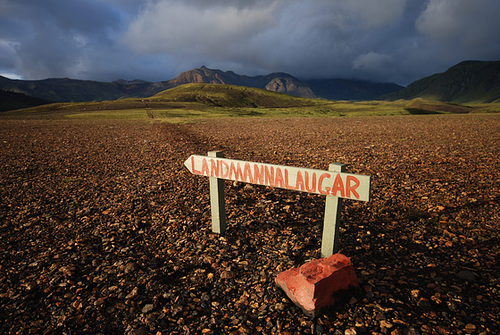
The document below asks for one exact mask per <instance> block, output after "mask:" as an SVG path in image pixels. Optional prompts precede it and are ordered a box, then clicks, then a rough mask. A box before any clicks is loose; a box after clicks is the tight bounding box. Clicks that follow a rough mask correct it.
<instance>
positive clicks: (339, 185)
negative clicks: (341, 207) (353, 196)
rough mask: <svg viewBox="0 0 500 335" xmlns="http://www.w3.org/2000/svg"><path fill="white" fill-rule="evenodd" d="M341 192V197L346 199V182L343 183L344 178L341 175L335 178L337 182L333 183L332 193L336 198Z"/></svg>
mask: <svg viewBox="0 0 500 335" xmlns="http://www.w3.org/2000/svg"><path fill="white" fill-rule="evenodd" d="M339 191H340V196H341V197H344V196H345V192H344V182H343V181H342V177H340V175H339V174H337V175H336V176H335V181H334V182H333V186H332V191H331V195H333V196H334V197H336V196H337V193H338V192H339Z"/></svg>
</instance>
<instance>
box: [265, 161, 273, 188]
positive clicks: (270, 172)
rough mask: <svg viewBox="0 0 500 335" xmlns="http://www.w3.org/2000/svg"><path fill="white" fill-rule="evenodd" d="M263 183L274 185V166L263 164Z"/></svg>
mask: <svg viewBox="0 0 500 335" xmlns="http://www.w3.org/2000/svg"><path fill="white" fill-rule="evenodd" d="M264 171H265V175H266V177H265V184H266V185H269V186H273V187H274V185H275V184H274V166H267V165H266V166H265V170H264Z"/></svg>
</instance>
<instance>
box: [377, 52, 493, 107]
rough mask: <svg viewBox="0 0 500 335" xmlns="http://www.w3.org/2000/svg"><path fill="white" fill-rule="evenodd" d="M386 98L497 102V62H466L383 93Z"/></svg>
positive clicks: (453, 101)
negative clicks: (399, 89) (405, 86)
mask: <svg viewBox="0 0 500 335" xmlns="http://www.w3.org/2000/svg"><path fill="white" fill-rule="evenodd" d="M384 98H386V99H388V100H397V99H406V100H411V99H415V98H424V99H430V100H438V101H446V102H452V103H458V104H463V103H468V104H470V103H491V102H500V61H495V62H481V61H466V62H462V63H459V64H457V65H455V66H453V67H451V68H450V69H448V70H447V71H446V72H444V73H439V74H435V75H432V76H429V77H425V78H422V79H420V80H417V81H415V82H413V83H411V84H410V85H408V87H407V88H405V89H403V90H401V91H398V92H395V93H391V94H388V95H386V96H385V97H384Z"/></svg>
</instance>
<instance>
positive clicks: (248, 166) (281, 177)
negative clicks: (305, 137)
mask: <svg viewBox="0 0 500 335" xmlns="http://www.w3.org/2000/svg"><path fill="white" fill-rule="evenodd" d="M184 165H185V166H186V167H187V168H188V170H189V171H190V172H191V173H193V174H197V175H202V176H205V177H215V178H220V179H227V180H234V181H240V182H245V183H251V184H258V185H265V186H272V187H279V188H285V189H288V190H294V191H303V192H309V193H316V194H323V195H332V196H334V197H339V198H346V199H353V200H361V201H368V200H369V199H370V176H364V175H356V174H350V173H343V172H332V171H321V170H315V169H307V168H299V167H292V166H282V165H274V164H265V163H254V162H245V161H239V160H234V159H226V158H219V157H208V156H199V155H192V156H191V157H189V158H188V159H187V160H186V161H185V162H184Z"/></svg>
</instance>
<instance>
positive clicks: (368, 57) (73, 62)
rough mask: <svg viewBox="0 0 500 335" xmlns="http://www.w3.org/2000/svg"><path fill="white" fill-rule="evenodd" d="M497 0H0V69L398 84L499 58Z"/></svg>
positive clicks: (107, 77) (86, 75)
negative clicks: (221, 73)
mask: <svg viewBox="0 0 500 335" xmlns="http://www.w3.org/2000/svg"><path fill="white" fill-rule="evenodd" d="M499 13H500V3H499V2H498V1H497V0H477V1H467V0H428V1H424V0H420V1H413V0H412V1H409V0H378V1H371V0H349V1H344V0H314V1H313V0H266V1H264V0H253V1H252V0H245V1H243V0H240V1H234V0H233V1H229V0H215V1H203V0H183V1H180V0H143V1H134V0H125V1H119V0H72V1H64V0H45V1H43V2H42V1H36V0H0V74H5V75H7V76H9V75H10V76H15V77H20V78H24V79H43V78H49V77H71V78H77V79H92V80H103V81H112V80H115V79H118V78H124V79H130V80H131V79H143V80H150V81H158V80H168V79H172V78H173V77H175V76H176V75H177V74H179V73H180V72H182V71H185V70H188V69H192V68H195V67H200V66H202V65H205V66H208V67H212V68H219V69H222V70H233V71H235V72H237V73H241V74H246V75H257V74H267V73H270V72H279V71H281V72H287V73H290V74H292V75H294V76H296V77H299V78H327V77H343V78H357V79H368V80H373V81H391V82H396V83H398V84H403V85H406V84H408V83H410V82H411V81H413V80H416V79H419V78H421V77H423V76H427V75H430V74H433V73H436V72H442V71H444V70H446V69H447V68H448V67H450V66H452V65H454V64H456V63H458V62H460V61H463V60H468V59H477V60H499V59H500V43H498V37H497V36H496V34H497V32H498V31H500V21H499V20H498V19H497V16H498V14H499Z"/></svg>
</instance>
